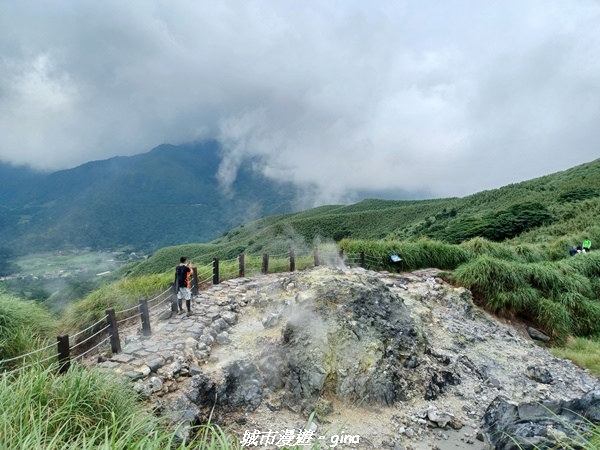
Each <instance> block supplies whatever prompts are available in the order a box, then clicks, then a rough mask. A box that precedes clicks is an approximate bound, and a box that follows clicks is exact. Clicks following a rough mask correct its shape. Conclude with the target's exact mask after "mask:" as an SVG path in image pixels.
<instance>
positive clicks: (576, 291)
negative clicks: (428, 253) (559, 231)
mask: <svg viewBox="0 0 600 450" xmlns="http://www.w3.org/2000/svg"><path fill="white" fill-rule="evenodd" d="M599 264H600V255H593V254H586V255H577V256H576V257H573V258H569V259H567V260H564V261H559V262H540V263H524V262H516V261H507V260H503V259H498V258H495V257H492V256H487V255H486V256H481V257H478V258H476V259H474V260H472V261H469V262H468V263H466V264H463V265H461V266H460V267H458V268H457V269H456V271H455V272H454V273H453V274H452V277H451V278H452V280H453V281H454V282H455V283H457V284H459V285H462V286H464V287H466V288H468V289H471V290H472V291H473V292H474V294H475V295H476V296H477V297H478V298H482V299H484V301H485V306H486V307H488V308H489V309H491V310H494V311H496V312H504V313H511V314H519V315H522V316H524V317H526V318H528V319H529V320H532V321H534V322H535V323H536V324H537V325H538V326H539V327H541V328H543V329H544V330H546V331H547V332H549V333H551V334H553V335H554V336H556V337H557V338H559V340H560V339H564V338H566V337H567V335H569V334H573V333H574V334H577V335H580V336H589V335H593V334H596V333H600V303H598V301H597V300H596V297H595V287H594V286H595V285H594V284H593V283H592V281H591V280H590V278H589V277H595V276H596V275H595V274H596V273H597V270H598V269H599Z"/></svg>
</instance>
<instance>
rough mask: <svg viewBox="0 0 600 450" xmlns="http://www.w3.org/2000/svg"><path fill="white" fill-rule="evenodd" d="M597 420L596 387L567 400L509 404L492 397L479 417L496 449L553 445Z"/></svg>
mask: <svg viewBox="0 0 600 450" xmlns="http://www.w3.org/2000/svg"><path fill="white" fill-rule="evenodd" d="M599 422H600V391H590V392H588V393H587V394H585V395H584V396H583V397H581V398H579V399H575V400H569V401H564V400H563V401H555V402H542V403H524V404H521V405H515V404H512V403H510V402H509V401H508V399H506V398H505V397H496V398H495V399H494V401H493V402H492V403H491V404H490V406H489V407H488V408H487V410H486V412H485V415H484V418H483V431H484V434H485V437H486V439H487V441H488V442H489V443H490V444H491V445H493V446H494V449H496V450H517V449H518V450H521V449H522V450H533V449H536V448H555V447H556V445H558V444H559V443H560V440H566V441H567V442H574V441H576V440H577V439H578V438H579V437H580V436H582V435H585V433H586V432H587V431H589V430H590V429H591V428H592V427H594V426H597V424H598V423H599Z"/></svg>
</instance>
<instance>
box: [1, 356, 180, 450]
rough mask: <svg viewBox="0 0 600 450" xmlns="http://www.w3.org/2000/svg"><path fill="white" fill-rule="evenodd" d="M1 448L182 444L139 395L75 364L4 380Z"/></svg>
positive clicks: (118, 446)
mask: <svg viewBox="0 0 600 450" xmlns="http://www.w3.org/2000/svg"><path fill="white" fill-rule="evenodd" d="M0 436H1V438H0V448H1V449H17V448H18V449H45V450H54V449H56V450H58V449H61V450H64V449H73V450H75V449H92V448H93V449H99V448H100V449H101V448H106V449H111V450H113V449H123V450H126V449H140V450H141V449H151V450H152V449H167V448H178V449H184V448H191V446H189V445H188V444H179V445H177V444H176V440H175V433H174V432H172V431H171V432H168V431H167V430H166V428H165V427H164V426H163V425H162V424H161V423H159V421H158V420H157V419H156V418H155V417H153V416H152V414H151V413H150V412H149V411H147V410H146V409H145V408H144V406H143V405H142V404H141V403H139V402H138V401H137V399H136V397H135V393H134V392H133V390H132V389H130V388H129V387H126V386H125V385H124V384H123V383H121V382H119V381H117V380H116V379H114V378H112V377H111V376H109V375H108V374H105V373H101V372H98V371H95V370H91V369H89V368H84V367H82V366H78V365H73V366H72V367H71V369H70V370H69V371H68V372H67V373H66V374H64V375H59V374H58V373H57V370H56V367H50V368H46V369H43V368H40V367H35V368H33V369H30V370H26V371H23V372H22V373H20V374H19V375H18V376H16V377H11V376H0Z"/></svg>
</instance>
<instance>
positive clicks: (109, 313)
mask: <svg viewBox="0 0 600 450" xmlns="http://www.w3.org/2000/svg"><path fill="white" fill-rule="evenodd" d="M106 322H107V323H108V332H109V334H110V349H111V350H112V352H113V353H121V341H120V340H119V328H118V327H117V314H116V313H115V308H108V309H107V310H106Z"/></svg>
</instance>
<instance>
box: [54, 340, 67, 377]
mask: <svg viewBox="0 0 600 450" xmlns="http://www.w3.org/2000/svg"><path fill="white" fill-rule="evenodd" d="M56 342H57V344H58V373H66V372H67V370H69V367H70V366H71V359H70V358H69V335H68V334H61V335H60V336H58V337H57V338H56Z"/></svg>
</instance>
